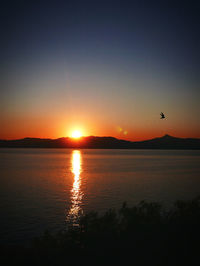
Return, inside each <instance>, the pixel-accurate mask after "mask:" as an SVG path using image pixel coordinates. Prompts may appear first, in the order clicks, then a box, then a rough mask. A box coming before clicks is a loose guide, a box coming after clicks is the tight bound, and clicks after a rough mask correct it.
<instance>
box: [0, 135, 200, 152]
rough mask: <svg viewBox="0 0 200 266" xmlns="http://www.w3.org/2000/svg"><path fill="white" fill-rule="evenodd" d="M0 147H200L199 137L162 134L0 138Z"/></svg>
mask: <svg viewBox="0 0 200 266" xmlns="http://www.w3.org/2000/svg"><path fill="white" fill-rule="evenodd" d="M0 148H85V149H191V150H198V149H200V139H199V138H177V137H172V136H170V135H164V136H162V137H159V138H154V139H150V140H144V141H128V140H122V139H117V138H114V137H96V136H89V137H82V138H80V139H72V138H68V137H67V138H58V139H42V138H23V139H16V140H0Z"/></svg>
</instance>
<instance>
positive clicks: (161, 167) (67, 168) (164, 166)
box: [0, 149, 200, 243]
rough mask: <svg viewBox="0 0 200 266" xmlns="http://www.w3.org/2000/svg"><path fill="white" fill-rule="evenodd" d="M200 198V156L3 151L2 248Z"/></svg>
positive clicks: (148, 152) (150, 152)
mask: <svg viewBox="0 0 200 266" xmlns="http://www.w3.org/2000/svg"><path fill="white" fill-rule="evenodd" d="M199 194H200V151H177V150H174V151H171V150H170V151H168V150H165V151H164V150H79V151H75V150H70V149H0V213H1V219H0V236H1V237H0V242H1V243H4V242H7V243H25V242H28V241H29V240H30V239H31V238H32V237H34V236H39V235H40V234H41V233H42V232H43V231H44V230H45V229H48V230H59V229H64V228H65V227H66V223H67V222H69V221H71V222H72V223H73V224H74V225H76V222H77V217H79V215H80V214H81V213H86V212H88V211H90V210H95V211H99V212H103V211H105V210H107V209H108V208H119V207H120V206H121V205H122V203H123V202H124V201H127V202H128V204H129V205H132V204H135V203H138V202H139V201H141V200H148V201H158V202H160V203H162V204H164V206H166V207H167V206H170V205H171V204H172V203H173V202H174V201H175V200H177V199H183V200H187V199H192V198H193V197H196V196H198V195H199Z"/></svg>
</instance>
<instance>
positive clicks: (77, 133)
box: [72, 130, 82, 139]
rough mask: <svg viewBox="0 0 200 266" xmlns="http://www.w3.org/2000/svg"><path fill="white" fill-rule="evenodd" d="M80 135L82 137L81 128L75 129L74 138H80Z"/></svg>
mask: <svg viewBox="0 0 200 266" xmlns="http://www.w3.org/2000/svg"><path fill="white" fill-rule="evenodd" d="M80 137H82V133H81V131H80V130H74V131H73V132H72V138H74V139H79V138H80Z"/></svg>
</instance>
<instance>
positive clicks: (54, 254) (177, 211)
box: [1, 197, 200, 266]
mask: <svg viewBox="0 0 200 266" xmlns="http://www.w3.org/2000/svg"><path fill="white" fill-rule="evenodd" d="M199 227H200V197H198V198H196V199H194V200H191V201H187V202H184V201H177V202H176V203H175V204H174V205H173V207H172V208H171V209H170V210H167V211H166V210H164V209H163V207H162V206H161V205H160V204H158V203H147V202H144V201H143V202H141V203H140V204H138V205H136V206H133V207H128V206H127V205H126V204H125V203H124V204H123V206H122V208H121V209H120V210H119V211H115V210H108V211H107V212H106V213H105V214H104V215H98V213H96V212H90V213H88V214H86V215H84V216H83V217H82V218H81V219H80V226H79V227H73V226H71V227H69V228H68V229H67V230H66V231H64V232H58V233H57V234H51V233H49V232H45V233H44V235H43V236H41V237H40V238H38V239H35V240H34V241H33V243H32V245H31V246H30V247H20V246H19V247H8V246H7V247H6V246H1V252H2V253H3V254H2V256H1V263H2V264H1V265H49V266H50V265H86V266H87V265H154V266H155V265H159V266H165V265H199V262H200V261H199V255H200V254H199V251H200V245H199V244H200V238H199V237H200V234H199V233H200V228H199Z"/></svg>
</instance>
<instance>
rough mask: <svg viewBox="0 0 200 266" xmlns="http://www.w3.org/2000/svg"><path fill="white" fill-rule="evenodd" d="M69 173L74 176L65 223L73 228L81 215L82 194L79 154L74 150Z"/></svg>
mask: <svg viewBox="0 0 200 266" xmlns="http://www.w3.org/2000/svg"><path fill="white" fill-rule="evenodd" d="M71 164H72V167H71V172H72V173H73V176H74V182H73V187H72V189H71V208H70V210H69V212H68V215H67V222H69V223H71V224H72V225H73V226H78V225H79V224H78V219H79V217H80V215H81V213H82V208H81V203H82V197H83V192H82V191H81V171H82V168H81V152H80V151H78V150H74V151H73V152H72V159H71Z"/></svg>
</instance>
